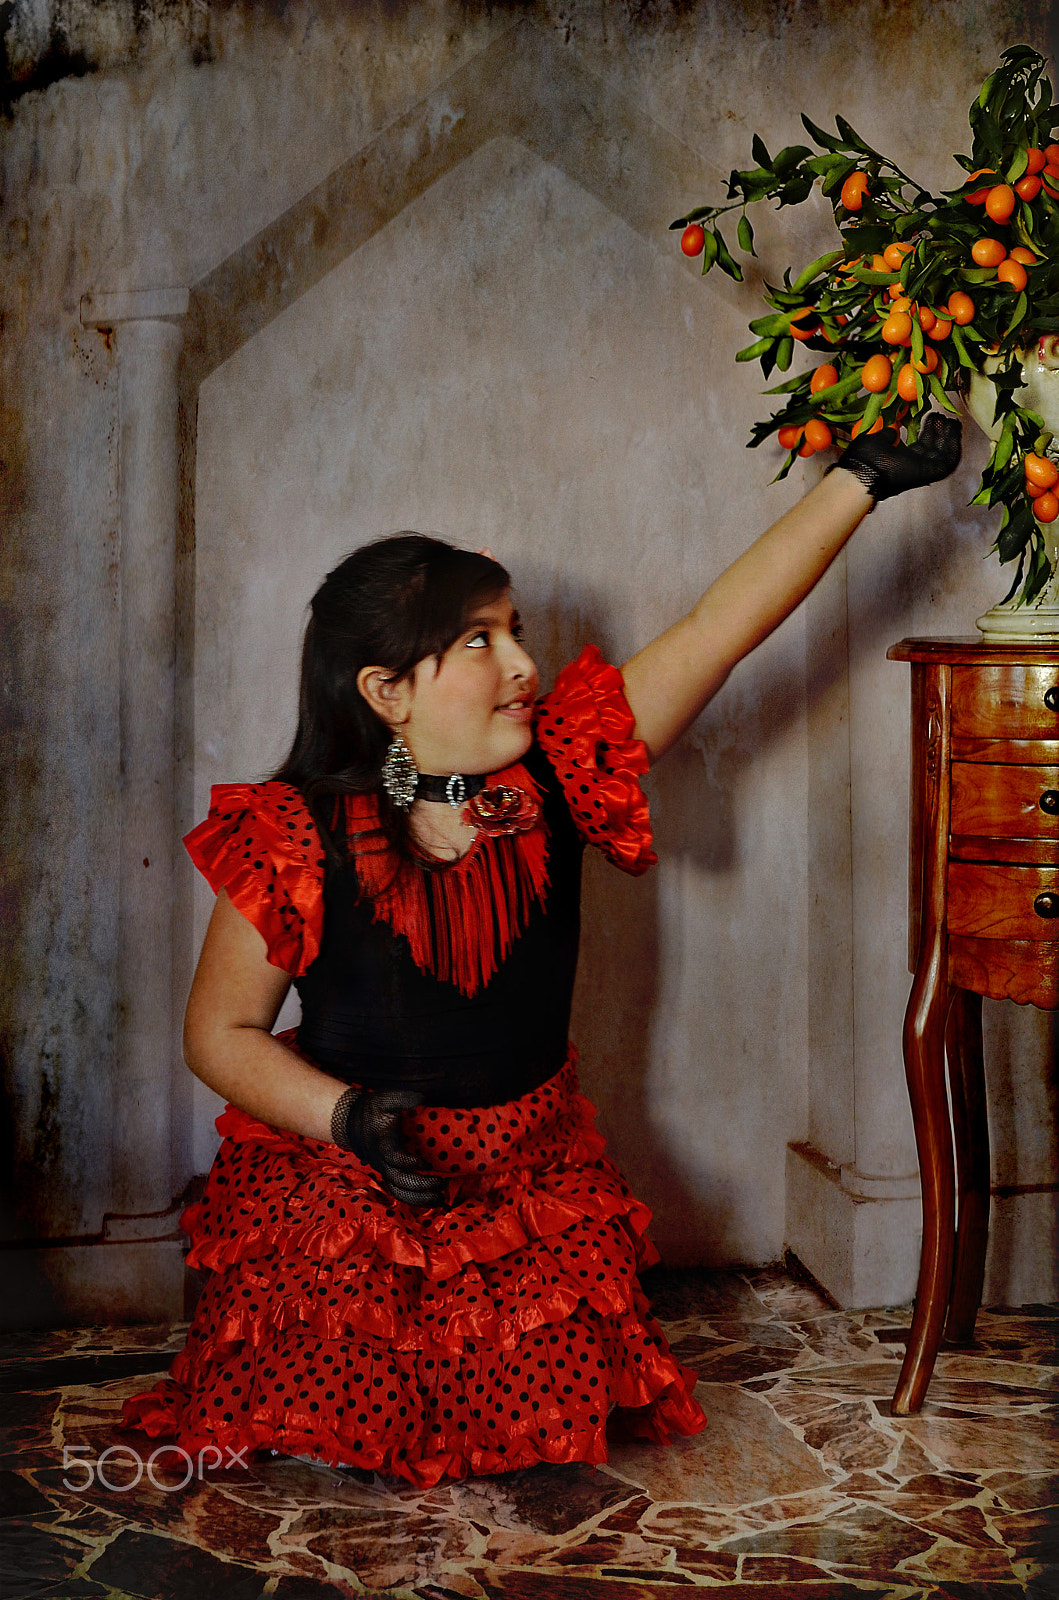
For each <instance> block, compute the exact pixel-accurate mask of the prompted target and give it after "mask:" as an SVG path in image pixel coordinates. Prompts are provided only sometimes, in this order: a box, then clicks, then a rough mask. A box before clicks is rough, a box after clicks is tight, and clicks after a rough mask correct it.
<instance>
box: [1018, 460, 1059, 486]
mask: <svg viewBox="0 0 1059 1600" xmlns="http://www.w3.org/2000/svg"><path fill="white" fill-rule="evenodd" d="M1022 469H1023V471H1024V472H1025V474H1026V477H1027V479H1028V481H1029V482H1030V483H1036V484H1039V485H1040V487H1041V488H1042V489H1050V488H1051V487H1052V485H1053V484H1054V483H1059V467H1057V466H1056V465H1055V462H1054V461H1049V460H1048V458H1047V456H1038V455H1035V454H1034V452H1033V451H1032V450H1027V452H1026V454H1025V455H1024V456H1023V458H1022Z"/></svg>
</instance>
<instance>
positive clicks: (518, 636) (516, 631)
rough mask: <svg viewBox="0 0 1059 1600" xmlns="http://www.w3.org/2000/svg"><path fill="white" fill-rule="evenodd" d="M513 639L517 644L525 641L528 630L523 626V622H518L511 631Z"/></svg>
mask: <svg viewBox="0 0 1059 1600" xmlns="http://www.w3.org/2000/svg"><path fill="white" fill-rule="evenodd" d="M511 637H512V638H513V639H514V641H515V643H516V644H521V643H522V641H523V639H525V637H526V630H525V628H524V627H523V626H522V623H521V622H516V623H515V625H514V627H513V628H512V630H511Z"/></svg>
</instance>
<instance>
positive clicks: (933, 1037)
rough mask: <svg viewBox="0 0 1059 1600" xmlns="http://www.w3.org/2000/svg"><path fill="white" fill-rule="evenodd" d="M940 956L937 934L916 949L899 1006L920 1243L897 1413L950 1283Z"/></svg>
mask: <svg viewBox="0 0 1059 1600" xmlns="http://www.w3.org/2000/svg"><path fill="white" fill-rule="evenodd" d="M945 955H946V952H945V943H944V939H943V938H940V937H938V938H935V939H934V940H932V941H931V946H930V947H927V948H924V949H922V950H921V952H920V960H919V965H918V966H917V968H916V975H915V979H914V981H913V984H912V993H911V994H910V995H909V999H908V1009H907V1011H906V1013H905V1026H904V1056H905V1075H906V1077H907V1079H908V1094H909V1099H910V1100H911V1102H912V1121H913V1124H914V1126H915V1132H916V1150H917V1152H918V1155H919V1173H920V1183H921V1185H922V1190H923V1248H922V1253H921V1255H920V1258H919V1282H918V1284H917V1285H916V1306H915V1311H914V1313H913V1316H912V1328H911V1331H910V1333H909V1336H908V1347H907V1349H906V1351H905V1359H904V1365H903V1366H902V1368H901V1376H900V1378H899V1379H898V1383H897V1388H896V1389H895V1391H894V1397H893V1401H892V1404H891V1407H890V1409H891V1412H892V1413H893V1415H894V1416H900V1417H903V1416H907V1415H908V1414H909V1413H910V1412H913V1411H918V1410H919V1408H920V1406H921V1405H922V1404H923V1397H924V1395H925V1394H926V1392H927V1385H928V1384H929V1382H930V1376H931V1373H932V1372H933V1370H934V1362H935V1359H936V1357H937V1353H938V1346H939V1344H940V1343H941V1331H942V1327H943V1325H944V1322H945V1313H946V1311H947V1309H948V1304H949V1291H950V1288H951V1285H952V1257H953V1237H954V1221H955V1211H956V1173H955V1169H954V1166H953V1154H952V1129H951V1126H950V1123H949V1104H948V1098H947V1096H946V1093H945V1021H946V1017H947V1015H948V1010H949V1004H950V999H951V991H950V990H949V986H948V982H947V980H946V972H945V967H946V961H945Z"/></svg>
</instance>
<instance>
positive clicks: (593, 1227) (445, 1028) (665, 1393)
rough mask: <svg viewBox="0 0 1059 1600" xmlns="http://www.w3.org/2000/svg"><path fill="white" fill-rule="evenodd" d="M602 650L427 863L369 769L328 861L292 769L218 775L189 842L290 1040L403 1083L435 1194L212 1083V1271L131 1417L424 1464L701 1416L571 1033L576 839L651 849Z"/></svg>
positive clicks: (203, 1214)
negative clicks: (255, 933) (336, 853)
mask: <svg viewBox="0 0 1059 1600" xmlns="http://www.w3.org/2000/svg"><path fill="white" fill-rule="evenodd" d="M632 727H633V718H632V715H631V713H630V711H629V708H628V705H627V703H626V700H625V697H624V693H623V691H622V682H621V676H620V674H619V673H618V672H617V671H615V669H614V668H612V667H609V666H607V665H606V664H605V663H604V662H603V661H602V659H601V657H600V656H599V654H598V652H597V651H595V650H594V649H591V648H589V649H586V650H585V651H584V652H583V654H582V655H581V657H580V658H579V660H578V661H577V662H575V663H574V664H573V665H572V666H570V667H567V668H566V670H565V671H564V672H563V673H562V674H561V675H560V678H559V680H558V682H557V684H556V686H555V689H554V690H553V691H552V693H551V694H550V695H549V696H547V698H546V699H545V700H543V701H542V702H541V705H540V707H539V717H538V721H537V727H536V737H535V741H534V744H533V747H532V748H531V750H530V752H529V754H528V755H527V756H526V758H525V760H524V762H522V763H520V764H519V765H518V766H517V767H514V768H511V769H509V770H508V771H507V772H505V773H502V774H498V775H497V777H496V779H494V780H491V782H493V783H497V784H499V783H502V784H503V785H505V786H508V787H510V788H515V789H517V790H519V791H521V794H522V796H524V797H526V798H525V799H523V800H518V801H516V802H515V807H514V810H515V815H514V817H513V818H512V819H509V820H511V821H513V824H514V825H516V826H517V827H518V828H519V829H520V830H521V831H513V832H490V831H489V830H488V828H487V827H483V828H482V831H480V832H479V834H478V835H477V837H476V839H475V842H474V844H473V845H472V847H471V849H470V851H469V852H468V853H467V855H466V856H464V857H463V858H462V859H461V860H460V861H459V862H457V863H454V864H453V865H451V866H449V867H446V868H444V869H441V870H431V869H430V868H428V867H422V866H419V865H418V864H417V863H414V862H410V861H404V860H398V859H396V858H395V856H394V854H393V852H391V851H390V850H389V848H388V847H387V846H386V845H385V844H384V843H383V842H382V841H381V836H380V835H379V833H378V832H377V831H374V823H375V822H376V820H377V812H376V810H375V802H374V799H373V798H372V797H370V796H365V797H358V798H356V799H355V800H350V801H347V802H346V807H345V818H344V827H345V832H346V837H347V843H348V846H349V848H348V851H347V855H348V864H347V865H346V866H342V867H337V868H333V867H332V866H330V865H329V864H327V863H325V860H324V856H323V851H322V849H321V845H320V841H319V837H318V835H317V833H316V831H315V829H314V826H313V823H312V820H311V818H310V816H309V813H308V811H307V809H306V807H305V804H304V802H303V800H302V797H301V795H300V794H299V793H298V791H297V790H295V789H293V788H291V787H290V786H288V785H286V784H282V783H264V784H253V785H234V786H230V787H224V788H221V789H215V790H214V791H213V804H212V806H211V809H210V814H209V817H208V819H207V820H206V821H205V822H204V823H202V824H201V825H200V826H199V827H198V828H196V829H195V830H194V832H193V833H191V834H189V836H188V840H187V844H188V849H189V851H190V853H191V855H192V858H193V860H194V861H195V862H196V864H197V865H198V866H199V867H200V869H201V870H202V871H203V872H204V873H205V875H206V877H207V878H208V880H209V882H210V884H211V885H212V887H213V888H214V889H215V890H219V889H220V888H221V887H222V886H223V887H224V888H225V889H226V890H227V892H228V894H229V895H230V897H231V899H232V901H233V902H234V904H235V905H236V906H237V907H238V908H239V910H240V911H241V912H242V913H243V914H244V915H245V916H246V917H248V918H249V920H250V921H251V922H252V923H253V924H254V926H255V927H256V928H258V929H259V931H260V932H261V933H262V935H263V936H264V938H265V941H266V943H267V946H268V952H269V959H270V960H271V961H272V962H273V963H274V964H275V965H276V966H278V967H281V968H282V969H283V970H284V971H287V972H290V973H291V974H292V975H293V977H294V981H295V984H296V986H297V988H298V990H299V993H300V995H301V1000H302V1012H303V1015H302V1022H301V1024H300V1026H299V1029H298V1031H297V1035H296V1036H295V1035H293V1034H292V1035H290V1036H288V1042H289V1043H290V1044H291V1045H292V1046H293V1047H294V1048H296V1049H298V1050H299V1051H300V1052H301V1053H303V1054H305V1055H306V1056H308V1057H310V1058H311V1059H312V1060H314V1061H316V1062H318V1063H319V1064H320V1065H321V1066H323V1067H324V1068H325V1070H327V1071H328V1072H330V1073H332V1074H333V1075H334V1076H335V1077H336V1078H341V1079H344V1080H346V1081H349V1082H353V1083H357V1084H363V1085H368V1086H374V1087H382V1086H384V1085H385V1086H394V1085H400V1086H402V1087H405V1086H411V1087H413V1088H415V1089H417V1090H418V1091H419V1092H420V1094H421V1095H422V1098H423V1104H422V1106H420V1107H419V1108H417V1109H416V1110H414V1111H411V1112H407V1113H405V1114H404V1120H403V1128H404V1137H405V1142H406V1144H407V1146H408V1147H409V1148H410V1149H412V1150H414V1151H415V1153H416V1154H417V1155H418V1156H419V1158H420V1159H421V1161H422V1163H423V1164H424V1166H426V1167H428V1168H429V1169H430V1170H432V1171H434V1172H437V1173H440V1174H443V1175H444V1179H445V1187H446V1189H447V1202H446V1204H445V1205H443V1206H441V1207H436V1208H415V1207H410V1206H407V1205H404V1204H402V1203H401V1202H399V1201H396V1200H394V1199H393V1198H392V1197H391V1196H390V1195H389V1194H388V1193H387V1191H386V1190H385V1188H384V1187H383V1185H382V1182H381V1179H380V1177H379V1175H378V1174H377V1173H376V1172H375V1171H374V1170H373V1169H372V1168H371V1167H369V1166H366V1165H364V1164H363V1163H362V1162H361V1161H359V1160H358V1158H357V1157H356V1156H355V1155H352V1154H349V1153H347V1152H345V1151H342V1150H340V1149H338V1148H337V1146H335V1145H333V1144H328V1143H324V1142H322V1141H320V1140H315V1139H307V1138H301V1137H299V1136H298V1135H296V1134H292V1133H286V1132H284V1131H283V1130H282V1129H279V1128H272V1127H268V1126H266V1125H265V1124H264V1123H262V1122H259V1121H257V1120H256V1119H255V1118H253V1117H250V1116H247V1115H246V1114H245V1113H244V1112H242V1111H238V1110H236V1109H235V1108H233V1107H231V1106H229V1107H227V1108H226V1109H225V1111H224V1113H223V1115H222V1116H221V1117H220V1118H219V1119H218V1123H217V1126H218V1129H219V1131H220V1132H221V1133H222V1134H223V1135H224V1139H223V1143H222V1145H221V1148H220V1150H219V1152H218V1154H217V1158H216V1160H215V1162H214V1165H213V1169H212V1171H211V1173H210V1176H209V1179H208V1181H207V1185H206V1189H205V1192H204V1195H203V1198H202V1199H201V1201H200V1202H199V1203H197V1204H195V1205H192V1206H190V1207H189V1208H188V1210H187V1211H186V1212H185V1214H184V1217H183V1227H184V1228H185V1230H186V1232H187V1233H188V1234H189V1235H190V1238H191V1251H190V1255H189V1258H188V1259H189V1261H190V1262H191V1264H192V1265H193V1266H195V1267H199V1268H203V1269H206V1270H207V1271H208V1273H209V1276H208V1278H207V1282H206V1286H205V1288H204V1290H203V1292H202V1295H201V1297H200V1299H199V1302H198V1306H197V1309H196V1312H195V1318H194V1321H193V1323H192V1325H191V1329H190V1331H189V1334H188V1340H187V1344H186V1346H185V1348H184V1350H183V1351H182V1352H181V1353H180V1355H178V1356H177V1358H176V1360H175V1361H174V1363H173V1367H172V1370H171V1374H170V1377H169V1378H168V1379H165V1380H164V1381H163V1382H161V1383H160V1384H158V1385H157V1386H156V1387H155V1388H153V1389H151V1390H150V1391H149V1392H147V1393H146V1394H143V1395H139V1396H137V1397H135V1398H134V1399H132V1400H130V1401H129V1402H128V1403H127V1405H126V1408H125V1420H126V1422H127V1423H128V1424H129V1425H131V1426H135V1427H138V1428H142V1429H144V1430H145V1431H146V1432H147V1433H149V1434H152V1435H165V1436H167V1437H175V1438H176V1439H177V1440H178V1441H179V1443H180V1444H181V1445H182V1446H183V1447H184V1448H185V1449H186V1450H188V1451H189V1452H191V1453H195V1452H197V1451H199V1450H200V1449H202V1448H203V1447H204V1446H206V1445H215V1446H217V1447H219V1448H224V1447H226V1446H228V1447H231V1448H232V1449H242V1448H245V1447H250V1448H251V1449H255V1448H269V1449H272V1450H275V1451H279V1452H282V1453H284V1454H290V1455H311V1456H314V1457H316V1458H317V1459H319V1460H322V1461H326V1462H328V1463H330V1464H333V1465H339V1464H344V1465H352V1466H357V1467H361V1468H365V1469H374V1470H376V1471H378V1472H381V1473H387V1474H390V1475H392V1476H395V1477H399V1478H404V1479H407V1480H409V1481H410V1482H412V1483H415V1484H418V1485H427V1486H429V1485H433V1484H435V1483H437V1482H438V1481H439V1480H440V1479H442V1478H446V1477H451V1478H460V1477H465V1476H467V1475H468V1474H479V1473H491V1472H507V1471H512V1470H514V1469H516V1468H520V1467H529V1466H533V1465H535V1464H536V1463H538V1462H542V1461H547V1462H573V1461H584V1462H601V1461H605V1460H606V1459H607V1438H606V1434H607V1426H608V1419H610V1421H611V1423H612V1425H613V1424H614V1423H617V1425H619V1426H620V1427H621V1429H622V1431H623V1432H624V1433H625V1434H626V1435H628V1434H629V1433H632V1434H633V1435H636V1436H640V1437H643V1438H647V1439H653V1440H656V1441H658V1442H660V1443H665V1442H668V1439H669V1437H670V1434H671V1433H674V1432H675V1433H679V1434H693V1433H696V1432H698V1430H699V1429H700V1428H702V1427H704V1426H705V1420H706V1419H705V1417H704V1416H703V1413H702V1411H701V1410H700V1408H699V1406H698V1405H697V1404H696V1402H695V1401H694V1400H693V1399H692V1395H691V1390H692V1388H693V1387H694V1383H695V1374H694V1373H691V1372H688V1371H687V1370H686V1369H684V1368H682V1367H681V1366H680V1365H679V1364H678V1363H677V1362H676V1360H675V1359H674V1358H673V1356H672V1355H671V1353H670V1351H669V1348H668V1346H667V1344H666V1341H665V1338H664V1336H663V1334H662V1332H661V1330H660V1329H659V1327H658V1325H657V1323H655V1322H654V1321H653V1320H652V1318H651V1315H650V1311H649V1307H648V1304H647V1301H646V1298H645V1296H644V1293H643V1291H642V1289H641V1287H640V1284H639V1281H638V1279H637V1272H638V1271H639V1270H640V1269H642V1268H643V1267H646V1266H649V1265H651V1264H652V1263H653V1262H654V1261H655V1260H657V1253H656V1252H655V1250H654V1248H653V1246H652V1245H651V1244H650V1243H649V1242H648V1241H647V1239H646V1237H645V1230H646V1227H647V1224H648V1221H649V1220H650V1213H649V1212H648V1210H647V1208H646V1206H644V1205H643V1204H641V1202H640V1201H638V1200H637V1199H636V1198H635V1197H634V1196H633V1195H632V1194H631V1193H630V1192H629V1189H628V1188H627V1186H626V1184H625V1182H624V1180H623V1179H622V1176H621V1174H620V1173H619V1172H618V1170H617V1168H616V1167H615V1166H614V1165H613V1164H612V1163H611V1162H610V1161H609V1160H608V1159H607V1157H606V1156H605V1154H604V1142H603V1139H602V1137H601V1135H600V1134H599V1133H598V1132H597V1130H596V1127H595V1114H594V1111H593V1108H592V1106H591V1105H590V1104H589V1102H588V1101H587V1100H586V1099H585V1098H584V1096H583V1095H582V1094H581V1093H580V1092H579V1090H578V1086H577V1074H576V1058H575V1055H574V1052H573V1049H572V1048H571V1047H570V1045H569V1044H568V1042H567V1035H566V1030H567V1025H568V1021H569V1013H570V998H571V992H572V988H573V981H574V969H575V966H576V962H577V943H578V931H579V896H580V869H581V855H582V851H583V846H584V843H585V842H586V841H588V842H591V843H594V844H597V845H598V846H599V847H600V848H601V849H602V850H603V851H604V852H605V854H606V855H607V856H609V857H610V859H611V860H612V861H614V862H616V863H617V864H618V865H619V866H621V867H623V868H624V869H625V870H626V871H627V872H632V873H638V872H642V871H643V870H645V868H646V867H648V866H649V865H650V864H651V863H652V862H653V861H654V859H655V858H654V856H653V854H652V853H651V848H650V827H649V822H648V815H647V806H646V802H645V800H644V797H643V795H642V793H641V790H640V787H639V783H638V781H637V779H638V775H639V774H640V773H642V772H643V771H644V770H645V768H646V765H647V761H646V754H645V751H644V747H643V745H642V744H641V743H640V742H639V741H637V740H634V739H632V737H631V733H632Z"/></svg>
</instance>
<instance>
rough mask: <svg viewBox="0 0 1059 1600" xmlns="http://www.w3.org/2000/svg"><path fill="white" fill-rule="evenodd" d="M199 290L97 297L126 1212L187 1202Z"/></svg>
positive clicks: (118, 1148) (120, 1140)
mask: <svg viewBox="0 0 1059 1600" xmlns="http://www.w3.org/2000/svg"><path fill="white" fill-rule="evenodd" d="M187 306H188V291H187V290H186V289H182V288H176V289H155V290H142V291H131V292H121V293H114V294H93V295H87V296H85V298H84V300H83V301H82V303H81V320H82V323H83V324H84V326H85V327H89V328H99V329H111V330H113V333H114V338H115V342H116V347H117V352H118V366H119V395H120V399H119V445H118V450H119V459H118V472H119V483H120V491H119V493H120V516H121V558H120V582H121V647H120V648H121V658H120V664H119V672H120V730H121V731H120V739H121V746H120V782H119V788H118V817H117V821H118V825H119V828H120V834H121V852H120V872H121V884H120V891H121V892H120V911H119V918H120V925H119V933H118V940H119V944H118V995H117V1052H116V1057H117V1081H116V1082H115V1084H114V1146H113V1173H114V1190H113V1204H114V1208H115V1210H116V1211H118V1212H122V1213H139V1214H143V1213H152V1212H153V1213H157V1212H160V1211H165V1210H167V1209H168V1208H169V1207H170V1205H171V1204H172V1200H173V1171H172V1167H173V1161H172V1127H171V1101H172V1081H173V1072H174V1069H175V1066H176V1061H175V1059H174V1057H175V1048H174V1030H173V996H172V988H173V930H172V920H173V901H174V885H173V871H174V826H175V823H174V808H173V793H174V757H175V749H174V731H175V730H174V706H175V681H174V615H173V612H174V580H175V557H176V519H177V494H178V462H177V362H178V360H179V357H180V352H181V348H182V345H183V337H184V332H183V322H184V317H185V314H186V312H187Z"/></svg>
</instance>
